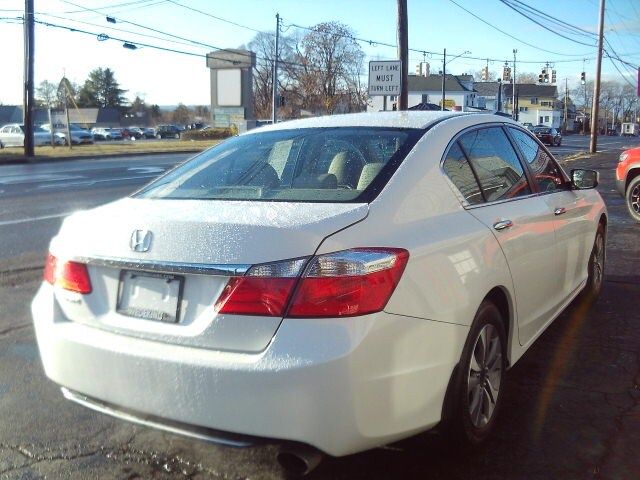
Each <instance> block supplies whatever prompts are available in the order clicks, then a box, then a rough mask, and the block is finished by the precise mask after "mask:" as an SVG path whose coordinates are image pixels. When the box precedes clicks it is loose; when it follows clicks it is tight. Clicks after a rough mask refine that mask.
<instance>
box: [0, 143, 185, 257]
mask: <svg viewBox="0 0 640 480" xmlns="http://www.w3.org/2000/svg"><path fill="white" fill-rule="evenodd" d="M189 156H191V154H185V153H180V154H164V155H141V156H131V157H121V158H106V159H101V160H74V161H59V162H51V163H43V164H36V165H29V164H27V165H25V164H16V165H0V270H3V268H2V262H3V261H4V262H8V261H11V262H12V263H16V262H18V263H19V264H22V265H23V266H24V264H25V262H26V264H27V265H32V264H34V262H35V264H39V263H42V258H43V255H44V253H45V252H46V249H47V247H48V245H49V241H50V239H51V237H52V236H53V235H55V233H56V232H57V231H58V229H59V228H60V224H61V222H62V219H63V218H64V217H65V216H67V215H69V214H70V213H72V212H74V211H76V210H85V209H88V208H92V207H96V206H98V205H101V204H104V203H107V202H109V201H112V200H115V199H117V198H121V197H123V196H126V195H128V194H130V193H131V192H133V191H135V190H137V189H138V188H140V187H141V186H142V185H144V184H146V183H148V182H149V181H150V180H151V179H153V178H155V177H157V176H158V175H160V174H161V173H163V172H164V171H165V170H167V169H168V168H170V167H172V166H173V165H175V164H177V163H179V162H182V161H184V160H185V159H186V158H188V157H189ZM5 269H6V268H5Z"/></svg>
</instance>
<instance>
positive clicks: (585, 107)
mask: <svg viewBox="0 0 640 480" xmlns="http://www.w3.org/2000/svg"><path fill="white" fill-rule="evenodd" d="M586 60H587V59H586V58H583V59H582V72H583V73H584V72H585V69H584V64H585V62H586ZM582 87H583V90H584V108H583V109H582V110H583V113H584V121H583V122H582V134H583V135H586V134H587V77H586V75H584V80H582Z"/></svg>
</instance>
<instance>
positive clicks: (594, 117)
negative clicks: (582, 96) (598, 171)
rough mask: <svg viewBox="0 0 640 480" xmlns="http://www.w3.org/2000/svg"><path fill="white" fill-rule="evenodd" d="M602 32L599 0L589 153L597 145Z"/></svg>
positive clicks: (601, 6) (601, 11)
mask: <svg viewBox="0 0 640 480" xmlns="http://www.w3.org/2000/svg"><path fill="white" fill-rule="evenodd" d="M603 32H604V0H600V17H599V19H598V56H597V57H596V79H595V82H594V84H593V107H591V142H589V152H591V153H596V147H597V146H598V126H599V124H598V107H599V103H600V71H601V69H602V41H603V40H602V38H603ZM605 128H606V122H605Z"/></svg>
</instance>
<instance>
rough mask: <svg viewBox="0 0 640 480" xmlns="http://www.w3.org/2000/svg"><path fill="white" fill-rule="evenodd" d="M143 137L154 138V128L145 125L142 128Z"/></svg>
mask: <svg viewBox="0 0 640 480" xmlns="http://www.w3.org/2000/svg"><path fill="white" fill-rule="evenodd" d="M143 133H144V138H155V137H156V129H155V128H152V127H146V128H145V129H143Z"/></svg>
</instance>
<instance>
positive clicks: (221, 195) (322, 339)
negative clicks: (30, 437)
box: [32, 112, 607, 456]
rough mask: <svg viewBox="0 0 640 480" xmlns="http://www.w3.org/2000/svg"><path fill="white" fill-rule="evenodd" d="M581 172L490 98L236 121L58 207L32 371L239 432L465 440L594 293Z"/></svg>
mask: <svg viewBox="0 0 640 480" xmlns="http://www.w3.org/2000/svg"><path fill="white" fill-rule="evenodd" d="M597 181H598V177H597V173H596V172H595V171H592V170H573V171H572V172H571V173H570V174H569V175H567V174H566V173H565V171H564V170H563V169H562V168H561V167H560V166H559V165H558V163H557V162H556V161H555V160H554V158H553V156H552V155H551V154H550V153H549V152H548V150H547V149H546V147H544V146H543V145H542V144H541V143H540V142H539V141H538V140H537V139H536V138H535V137H534V136H533V135H532V134H531V133H530V132H529V131H528V130H526V129H524V128H522V127H521V126H520V125H518V124H517V123H515V122H513V121H511V120H509V119H507V118H504V117H501V116H496V115H489V114H464V113H462V114H461V113H449V112H386V113H376V114H354V115H339V116H330V117H323V118H314V119H307V120H297V121H291V122H285V123H279V124H277V125H272V126H269V127H265V128H261V129H257V130H254V131H251V132H249V133H246V134H243V135H240V136H237V137H234V138H231V139H229V140H226V141H225V142H223V143H221V144H219V145H217V146H215V147H213V148H211V149H208V150H206V151H204V152H203V153H201V154H199V155H197V156H195V157H194V158H192V159H191V160H189V161H188V162H186V163H184V164H182V165H180V166H178V167H177V168H175V169H173V170H172V171H170V172H168V173H167V174H165V175H164V176H162V177H160V178H158V179H157V180H155V181H153V182H152V183H150V184H149V185H147V186H146V187H144V188H142V189H141V190H139V191H138V192H136V193H134V194H133V195H131V196H130V197H128V198H124V199H122V200H119V201H116V202H114V203H111V204H108V205H105V206H102V207H99V208H96V209H93V210H90V211H86V212H79V213H76V214H73V215H71V216H70V217H68V218H67V219H66V220H65V221H64V223H63V225H62V228H61V230H60V233H59V234H58V235H57V236H56V237H55V238H54V239H53V240H52V242H51V248H50V254H49V256H48V258H47V262H46V268H45V273H44V280H45V281H44V282H43V284H42V286H41V287H40V290H39V292H38V293H37V296H36V297H35V299H34V301H33V305H32V312H33V318H34V322H35V327H36V333H37V339H38V344H39V348H40V353H41V357H42V361H43V364H44V369H45V371H46V374H47V375H48V376H49V378H51V379H52V380H53V381H54V382H56V383H57V384H59V385H60V386H62V387H63V388H62V391H63V393H64V395H65V396H66V397H67V398H69V399H71V400H74V401H76V402H79V403H82V404H84V405H86V406H88V407H91V408H94V409H97V410H100V411H103V412H106V413H109V414H112V415H115V416H120V417H122V418H125V419H128V420H132V421H136V422H139V423H143V424H147V425H152V426H155V427H158V428H163V429H166V430H170V431H173V432H177V433H182V434H186V435H191V436H194V437H197V438H203V439H208V440H212V441H218V442H222V443H227V444H231V445H249V444H252V443H254V442H255V441H259V440H264V439H268V440H271V441H274V442H281V443H284V444H288V445H297V446H299V447H300V449H301V450H298V451H299V452H300V451H304V450H303V449H304V448H307V449H310V448H313V449H314V450H315V451H321V452H325V453H328V454H330V455H334V456H341V455H346V454H350V453H353V452H358V451H361V450H365V449H369V448H372V447H375V446H378V445H381V444H385V443H389V442H392V441H395V440H398V439H401V438H403V437H407V436H410V435H413V434H416V433H418V432H421V431H425V430H428V429H431V428H432V427H434V426H436V425H438V424H442V425H444V426H446V427H447V428H449V429H450V430H451V431H453V432H455V433H456V434H457V435H458V436H459V438H462V439H463V440H465V441H466V442H470V443H472V444H475V443H478V442H480V441H482V440H483V439H484V438H485V437H486V436H487V435H488V434H489V432H490V431H491V429H492V427H493V426H494V423H495V419H496V412H497V411H498V410H499V408H500V407H501V402H502V398H503V395H502V391H503V389H504V380H505V371H506V369H508V368H510V367H511V366H513V365H514V364H515V363H516V362H517V361H518V359H519V358H520V357H521V356H522V355H523V354H524V352H526V350H527V349H528V348H529V347H530V346H531V345H532V343H533V342H534V341H535V340H536V339H537V338H538V337H539V336H540V335H541V334H542V332H544V330H545V329H546V328H547V327H548V326H549V324H550V323H551V322H552V321H553V320H554V319H555V318H556V317H557V316H558V315H559V314H560V313H561V312H562V310H563V309H564V308H565V307H567V305H568V304H569V303H570V302H571V301H572V300H573V299H574V298H575V297H576V296H578V294H580V293H581V292H582V294H583V296H584V298H586V299H591V300H593V299H595V298H596V297H597V295H598V293H599V291H600V289H601V287H602V282H603V273H604V260H605V237H606V230H607V211H606V209H605V206H604V203H603V201H602V199H601V197H600V195H599V194H598V193H597V191H596V190H595V189H594V187H595V186H596V185H597ZM300 455H301V456H303V454H300Z"/></svg>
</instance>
